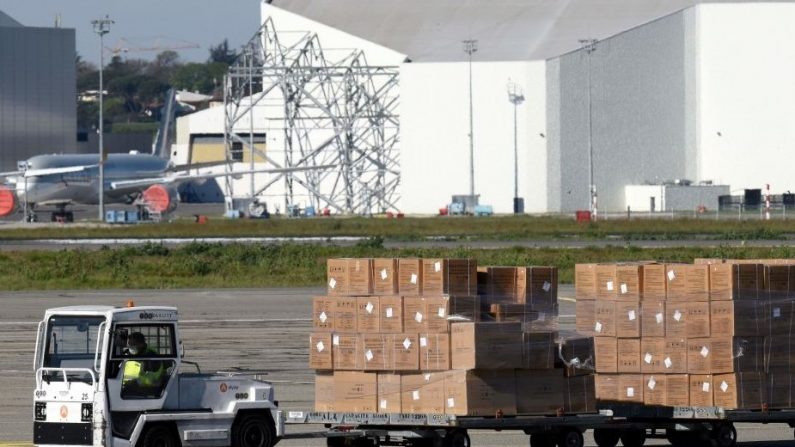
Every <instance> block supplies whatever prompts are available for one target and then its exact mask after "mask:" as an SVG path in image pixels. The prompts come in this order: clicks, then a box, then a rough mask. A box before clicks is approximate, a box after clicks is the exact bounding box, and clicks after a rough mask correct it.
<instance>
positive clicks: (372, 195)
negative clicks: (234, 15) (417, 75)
mask: <svg viewBox="0 0 795 447" xmlns="http://www.w3.org/2000/svg"><path fill="white" fill-rule="evenodd" d="M332 53H336V54H339V52H338V50H333V51H325V52H324V49H323V48H322V46H321V43H320V40H319V39H318V36H317V34H315V33H311V32H300V33H295V32H281V33H280V32H277V30H276V28H275V27H274V24H273V21H272V20H271V19H270V18H268V19H267V20H266V21H265V22H264V23H263V25H262V26H261V27H260V29H259V31H258V32H257V33H256V34H255V35H254V37H253V38H252V39H251V40H250V41H249V43H248V44H247V45H246V46H245V47H244V50H243V52H242V53H241V55H240V57H239V58H238V60H237V61H236V62H235V63H234V64H233V65H232V66H231V67H230V68H229V71H228V74H227V75H226V77H225V80H224V83H225V90H224V108H225V120H224V128H225V129H224V143H225V147H226V154H227V159H228V160H229V161H232V160H234V159H235V158H236V159H237V160H238V161H239V160H240V159H241V157H240V156H239V154H237V155H238V156H237V157H235V151H238V152H239V151H240V150H241V148H242V150H243V151H246V152H248V153H250V154H251V157H252V158H251V160H252V163H253V160H254V157H255V155H256V157H258V158H259V159H261V160H262V159H264V161H265V163H267V165H268V167H269V168H270V167H272V168H296V169H302V170H296V171H291V172H285V173H280V174H277V175H273V174H269V176H268V177H267V181H266V182H265V184H264V186H263V185H262V184H260V185H258V187H257V188H255V187H254V179H253V176H252V180H251V187H250V191H247V192H246V194H245V197H247V198H249V199H250V198H252V197H257V196H259V195H260V194H262V193H263V192H264V191H265V190H268V189H269V188H270V189H271V190H274V189H280V188H278V186H279V185H280V184H281V186H282V187H283V188H284V189H283V194H284V204H285V208H287V207H288V206H290V205H291V204H295V203H297V202H296V201H297V200H298V198H299V197H303V198H304V200H306V201H307V202H308V203H311V204H312V205H314V206H315V207H316V209H323V208H326V207H328V208H331V209H332V210H334V211H335V212H339V213H346V214H370V213H374V212H376V213H378V212H380V213H383V212H385V211H387V210H397V206H396V204H397V200H398V184H399V182H400V169H399V157H398V156H399V150H398V149H399V119H398V114H397V106H398V99H399V94H398V88H399V84H398V80H399V76H398V75H399V69H398V67H395V66H371V65H368V63H367V60H366V58H365V55H364V54H363V52H362V51H359V50H346V51H345V52H344V53H343V55H342V56H341V57H339V58H336V59H334V60H332V58H331V57H330V54H332ZM257 108H260V110H264V112H262V113H261V114H260V115H267V117H268V118H267V119H268V120H269V122H271V123H272V122H276V123H279V125H280V127H281V129H280V131H283V132H282V134H283V135H282V138H283V148H277V147H274V148H270V147H269V148H268V149H264V148H262V147H257V145H255V144H254V139H253V135H254V127H255V123H254V121H255V120H261V119H262V116H258V114H257V113H254V111H256V109H257ZM262 124H263V123H261V122H257V123H256V125H257V127H258V128H262V127H263V125H262ZM268 129H272V127H270V126H268ZM269 141H271V139H270V138H269ZM275 154H279V156H277V155H275ZM252 167H253V164H252ZM233 183H234V182H233V180H232V179H230V178H229V177H227V191H228V193H230V195H231V196H232V197H233V198H242V197H243V195H242V194H237V195H235V194H234V191H233Z"/></svg>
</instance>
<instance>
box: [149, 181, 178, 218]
mask: <svg viewBox="0 0 795 447" xmlns="http://www.w3.org/2000/svg"><path fill="white" fill-rule="evenodd" d="M143 200H144V202H145V203H146V205H147V207H148V208H149V209H150V210H151V211H156V212H160V213H163V214H165V213H170V212H172V211H174V210H175V209H177V204H178V203H179V194H178V193H177V189H176V188H172V187H170V186H163V185H152V186H150V187H149V188H147V189H146V190H145V191H144V192H143Z"/></svg>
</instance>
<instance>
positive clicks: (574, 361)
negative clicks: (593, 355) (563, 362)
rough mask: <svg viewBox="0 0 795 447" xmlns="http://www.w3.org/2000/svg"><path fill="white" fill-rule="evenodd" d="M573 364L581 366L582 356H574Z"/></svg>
mask: <svg viewBox="0 0 795 447" xmlns="http://www.w3.org/2000/svg"><path fill="white" fill-rule="evenodd" d="M571 364H572V366H579V364H580V358H579V357H574V358H573V359H571Z"/></svg>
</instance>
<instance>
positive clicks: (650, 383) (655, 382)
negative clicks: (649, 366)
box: [648, 376, 657, 390]
mask: <svg viewBox="0 0 795 447" xmlns="http://www.w3.org/2000/svg"><path fill="white" fill-rule="evenodd" d="M648 385H649V389H650V390H653V389H654V387H656V386H657V381H656V380H654V376H652V377H651V378H650V379H649V384H648Z"/></svg>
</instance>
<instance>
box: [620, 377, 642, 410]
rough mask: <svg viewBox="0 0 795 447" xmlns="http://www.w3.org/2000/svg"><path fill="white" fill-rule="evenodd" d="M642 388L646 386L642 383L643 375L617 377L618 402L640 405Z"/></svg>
mask: <svg viewBox="0 0 795 447" xmlns="http://www.w3.org/2000/svg"><path fill="white" fill-rule="evenodd" d="M644 388H646V384H645V383H644V382H643V375H641V374H619V375H618V393H619V394H618V400H619V401H621V402H633V403H638V404H642V403H643V393H644Z"/></svg>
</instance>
